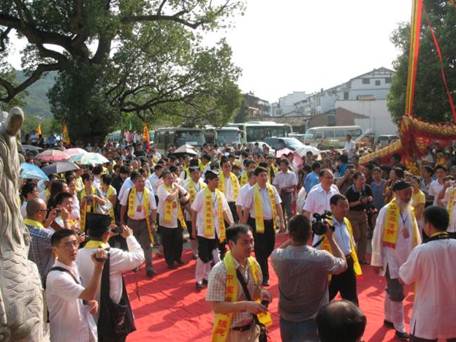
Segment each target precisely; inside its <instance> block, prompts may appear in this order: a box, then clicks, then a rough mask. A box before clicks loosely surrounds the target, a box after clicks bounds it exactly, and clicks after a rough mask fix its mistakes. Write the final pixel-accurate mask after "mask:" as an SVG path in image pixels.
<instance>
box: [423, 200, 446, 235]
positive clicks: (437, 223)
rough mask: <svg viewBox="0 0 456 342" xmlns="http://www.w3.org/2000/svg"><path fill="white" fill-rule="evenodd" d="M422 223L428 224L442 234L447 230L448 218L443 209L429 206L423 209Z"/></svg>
mask: <svg viewBox="0 0 456 342" xmlns="http://www.w3.org/2000/svg"><path fill="white" fill-rule="evenodd" d="M423 217H424V222H425V223H430V224H431V225H432V226H433V227H434V228H435V229H437V230H440V231H442V232H444V231H446V230H447V229H448V225H449V224H450V216H449V214H448V210H446V209H445V208H441V207H437V206H430V207H427V208H426V209H424V212H423Z"/></svg>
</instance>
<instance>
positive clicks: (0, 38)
mask: <svg viewBox="0 0 456 342" xmlns="http://www.w3.org/2000/svg"><path fill="white" fill-rule="evenodd" d="M11 30H12V28H11V27H7V28H6V30H5V31H0V32H1V34H0V52H4V51H6V43H5V41H6V40H7V39H8V35H9V33H10V32H11Z"/></svg>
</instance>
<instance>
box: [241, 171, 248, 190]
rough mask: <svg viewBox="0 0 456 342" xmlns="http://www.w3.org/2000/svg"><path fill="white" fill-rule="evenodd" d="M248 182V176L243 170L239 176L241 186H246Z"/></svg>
mask: <svg viewBox="0 0 456 342" xmlns="http://www.w3.org/2000/svg"><path fill="white" fill-rule="evenodd" d="M248 181H249V176H248V175H247V171H246V170H244V171H242V174H241V182H240V183H241V186H243V185H245V184H247V182H248Z"/></svg>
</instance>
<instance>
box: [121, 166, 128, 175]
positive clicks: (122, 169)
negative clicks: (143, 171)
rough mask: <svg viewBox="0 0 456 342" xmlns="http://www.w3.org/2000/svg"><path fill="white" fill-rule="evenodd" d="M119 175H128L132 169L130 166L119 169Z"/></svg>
mask: <svg viewBox="0 0 456 342" xmlns="http://www.w3.org/2000/svg"><path fill="white" fill-rule="evenodd" d="M119 173H122V174H124V175H128V174H129V173H130V169H129V168H128V166H125V165H122V166H121V167H120V169H119Z"/></svg>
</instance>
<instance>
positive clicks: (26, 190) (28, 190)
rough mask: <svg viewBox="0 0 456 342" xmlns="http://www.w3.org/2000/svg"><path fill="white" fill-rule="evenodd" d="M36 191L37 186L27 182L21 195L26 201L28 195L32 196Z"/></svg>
mask: <svg viewBox="0 0 456 342" xmlns="http://www.w3.org/2000/svg"><path fill="white" fill-rule="evenodd" d="M35 189H36V184H35V183H33V182H27V183H25V184H24V185H23V186H22V189H21V195H22V197H23V198H24V199H25V198H27V195H28V194H31V193H32V192H33V191H35Z"/></svg>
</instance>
